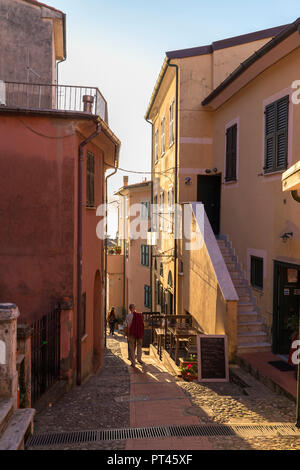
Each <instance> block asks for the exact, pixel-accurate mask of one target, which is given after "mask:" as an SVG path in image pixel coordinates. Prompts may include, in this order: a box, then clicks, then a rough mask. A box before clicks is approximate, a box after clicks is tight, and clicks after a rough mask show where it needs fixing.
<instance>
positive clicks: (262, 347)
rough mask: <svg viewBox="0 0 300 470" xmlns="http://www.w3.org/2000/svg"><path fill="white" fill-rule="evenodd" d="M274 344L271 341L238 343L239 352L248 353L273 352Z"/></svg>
mask: <svg viewBox="0 0 300 470" xmlns="http://www.w3.org/2000/svg"><path fill="white" fill-rule="evenodd" d="M271 351H272V346H271V344H270V343H250V344H249V343H248V344H242V345H238V348H237V352H238V354H248V353H254V352H271Z"/></svg>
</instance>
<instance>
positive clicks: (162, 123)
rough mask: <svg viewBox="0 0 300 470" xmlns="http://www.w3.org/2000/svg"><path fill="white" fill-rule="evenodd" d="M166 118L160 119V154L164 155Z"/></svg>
mask: <svg viewBox="0 0 300 470" xmlns="http://www.w3.org/2000/svg"><path fill="white" fill-rule="evenodd" d="M165 124H166V119H165V118H163V120H162V121H161V154H162V155H164V153H165V150H166V133H165Z"/></svg>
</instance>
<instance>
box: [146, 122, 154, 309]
mask: <svg viewBox="0 0 300 470" xmlns="http://www.w3.org/2000/svg"><path fill="white" fill-rule="evenodd" d="M146 122H148V124H150V126H151V128H152V129H151V130H152V133H151V180H152V181H151V208H150V211H151V212H150V214H151V231H152V211H153V196H154V194H153V142H154V135H153V132H154V130H153V123H152V122H151V121H150V120H149V119H148V118H147V119H146ZM150 263H151V264H150V292H151V302H150V310H151V312H153V246H152V245H151V246H150Z"/></svg>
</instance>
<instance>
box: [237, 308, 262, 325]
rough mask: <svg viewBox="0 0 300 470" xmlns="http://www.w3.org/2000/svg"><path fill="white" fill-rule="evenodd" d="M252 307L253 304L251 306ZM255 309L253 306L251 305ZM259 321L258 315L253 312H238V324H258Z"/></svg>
mask: <svg viewBox="0 0 300 470" xmlns="http://www.w3.org/2000/svg"><path fill="white" fill-rule="evenodd" d="M249 305H251V304H249ZM251 307H252V308H253V305H251ZM256 321H258V313H257V312H255V311H252V310H249V311H244V312H238V322H239V323H246V322H256Z"/></svg>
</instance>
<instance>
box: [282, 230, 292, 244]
mask: <svg viewBox="0 0 300 470" xmlns="http://www.w3.org/2000/svg"><path fill="white" fill-rule="evenodd" d="M293 235H294V234H293V232H285V233H284V234H283V235H281V236H280V238H281V239H282V241H283V243H286V242H287V241H288V240H289V239H290V238H292V237H293Z"/></svg>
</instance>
